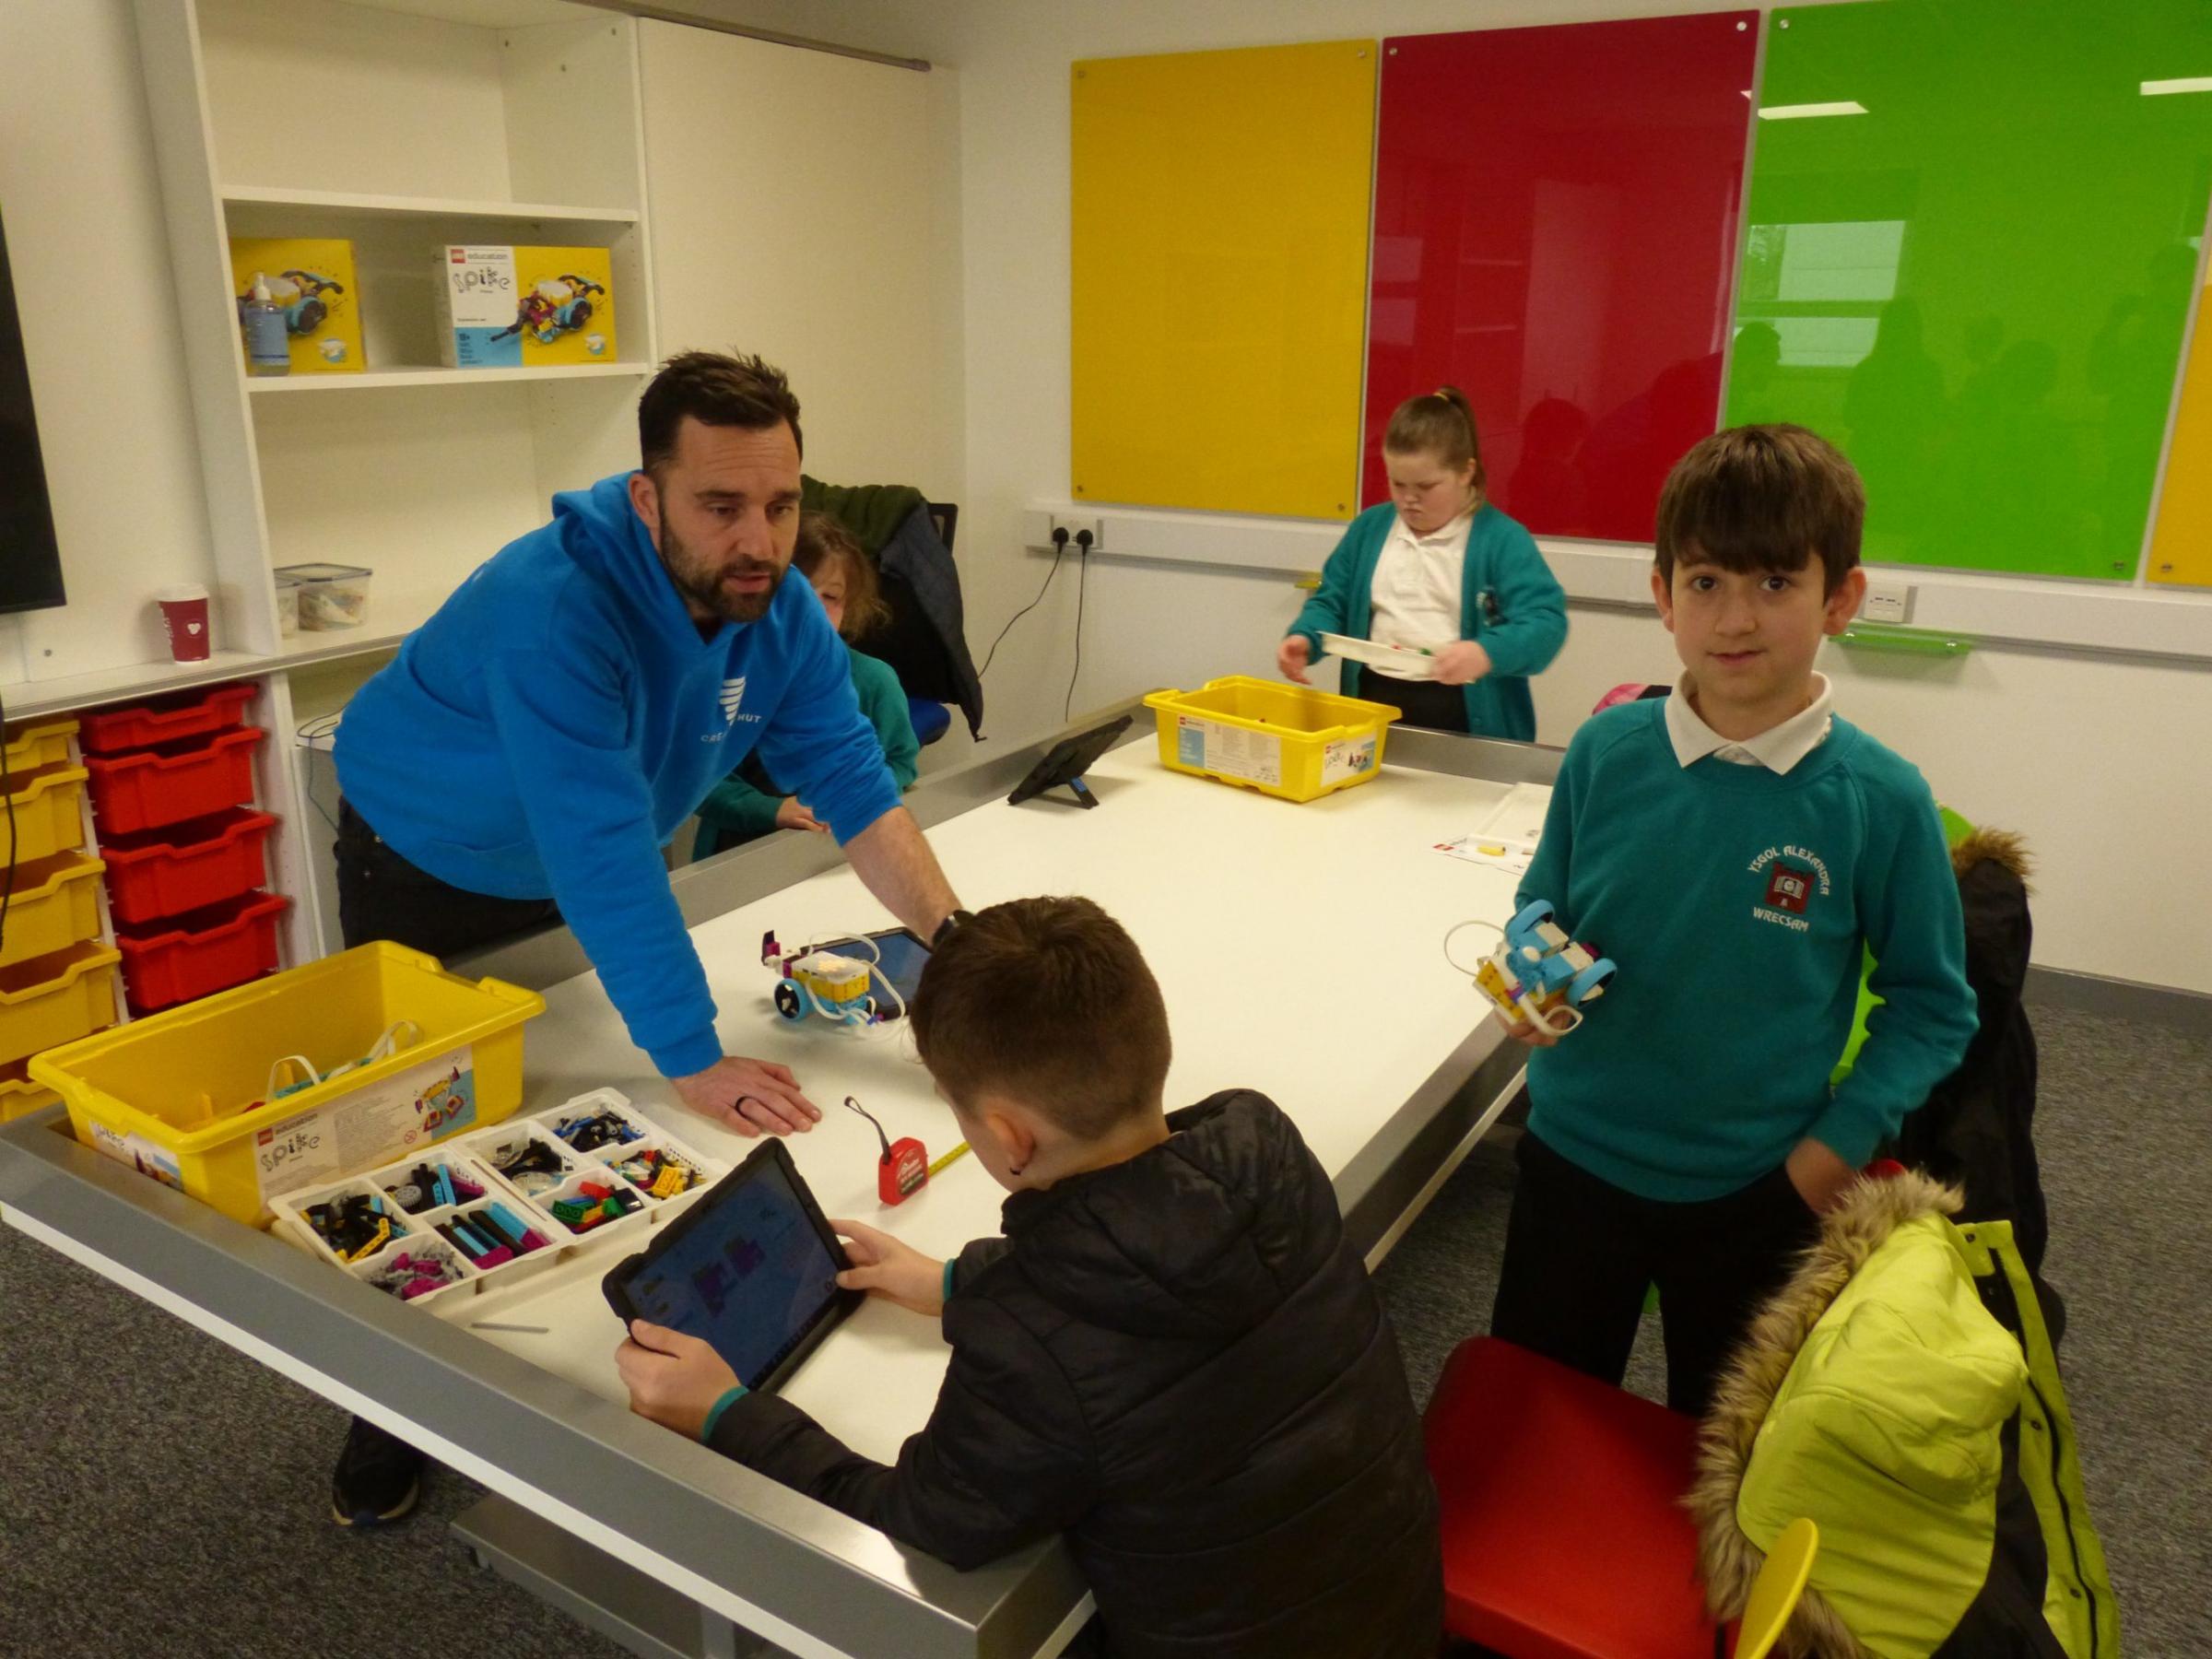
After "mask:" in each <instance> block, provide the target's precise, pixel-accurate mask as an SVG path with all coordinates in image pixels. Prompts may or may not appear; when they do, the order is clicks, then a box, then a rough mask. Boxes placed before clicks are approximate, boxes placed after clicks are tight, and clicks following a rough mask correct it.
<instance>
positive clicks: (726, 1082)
mask: <svg viewBox="0 0 2212 1659" xmlns="http://www.w3.org/2000/svg"><path fill="white" fill-rule="evenodd" d="M669 1081H670V1082H672V1083H674V1084H675V1085H676V1092H677V1096H678V1097H679V1098H680V1099H681V1100H683V1102H684V1104H685V1105H687V1106H688V1107H689V1108H690V1109H691V1110H692V1111H694V1112H698V1113H699V1115H700V1116H701V1117H703V1118H705V1119H707V1120H708V1121H709V1122H710V1123H716V1124H721V1125H722V1126H723V1127H724V1128H725V1129H727V1130H729V1131H730V1132H731V1133H732V1134H733V1135H744V1136H746V1137H747V1139H750V1138H752V1137H753V1136H754V1135H759V1133H760V1132H761V1131H762V1130H763V1129H765V1130H767V1131H768V1133H769V1134H771V1135H793V1134H798V1135H804V1134H806V1131H807V1130H809V1129H811V1128H813V1127H814V1126H815V1124H818V1123H819V1122H820V1121H821V1116H822V1113H821V1108H819V1107H818V1106H817V1105H816V1104H815V1103H814V1102H813V1101H812V1100H808V1099H807V1098H806V1096H805V1095H803V1094H801V1093H800V1092H799V1080H798V1079H797V1078H796V1077H793V1076H792V1075H791V1068H790V1067H789V1066H787V1065H772V1064H771V1063H770V1062H768V1061H766V1060H747V1059H746V1058H745V1057H744V1056H742V1055H739V1054H724V1056H723V1057H722V1058H721V1059H719V1060H717V1061H716V1062H714V1064H713V1065H710V1066H708V1067H707V1069H706V1070H705V1071H701V1072H693V1073H692V1074H691V1075H690V1076H689V1077H671V1078H670V1079H669Z"/></svg>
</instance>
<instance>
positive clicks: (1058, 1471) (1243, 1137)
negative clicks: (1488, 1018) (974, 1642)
mask: <svg viewBox="0 0 2212 1659" xmlns="http://www.w3.org/2000/svg"><path fill="white" fill-rule="evenodd" d="M1168 1123H1169V1124H1170V1126H1171V1128H1172V1129H1173V1130H1174V1134H1173V1135H1171V1137H1170V1138H1169V1139H1168V1140H1167V1141H1166V1142H1165V1143H1164V1144H1163V1145H1161V1146H1159V1147H1155V1148H1153V1149H1152V1150H1151V1151H1149V1152H1147V1153H1145V1154H1143V1155H1142V1156H1140V1157H1138V1158H1135V1159H1130V1160H1129V1161H1128V1162H1127V1163H1124V1164H1117V1165H1114V1166H1113V1167H1112V1168H1111V1169H1105V1170H1100V1171H1093V1172H1092V1173H1089V1174H1087V1175H1079V1176H1076V1177H1073V1178H1071V1179H1069V1180H1067V1181H1064V1182H1059V1183H1058V1184H1056V1185H1054V1186H1053V1187H1052V1188H1050V1189H1049V1190H1047V1191H1043V1192H1031V1193H1018V1194H1015V1195H1014V1196H1013V1197H1012V1198H1010V1199H1008V1200H1007V1201H1006V1211H1005V1216H1006V1237H1005V1238H1004V1239H992V1240H987V1241H981V1242H978V1243H974V1244H971V1245H969V1246H968V1248H967V1249H966V1250H965V1251H963V1252H962V1253H961V1254H960V1258H959V1266H958V1268H957V1270H956V1275H955V1279H954V1292H953V1296H952V1298H951V1300H949V1301H948V1302H947V1304H946V1307H945V1335H946V1338H947V1341H949V1342H950V1343H951V1345H952V1361H951V1365H950V1368H949V1370H948V1371H947V1374H946V1378H945V1386H944V1389H943V1391H942V1392H941V1393H940V1394H938V1396H937V1404H936V1409H935V1412H934V1413H933V1414H932V1415H931V1417H930V1420H929V1424H928V1426H927V1427H926V1428H924V1430H922V1432H920V1433H919V1434H916V1435H914V1436H913V1437H912V1438H911V1439H910V1440H908V1441H907V1442H906V1444H905V1446H904V1447H903V1448H902V1449H901V1450H900V1454H899V1463H898V1466H897V1467H896V1468H886V1467H884V1466H883V1465H881V1464H877V1463H874V1462H871V1461H870V1460H868V1459H866V1458H864V1457H861V1456H858V1455H857V1454H855V1453H853V1452H851V1451H849V1450H847V1449H846V1448H845V1447H844V1446H843V1445H842V1444H841V1443H840V1442H839V1441H837V1440H836V1439H835V1438H834V1437H832V1436H831V1435H830V1434H829V1433H828V1432H827V1431H826V1430H823V1429H821V1428H820V1427H818V1425H817V1424H816V1423H815V1422H814V1421H813V1420H812V1419H811V1418H808V1417H807V1416H806V1413H804V1412H802V1411H800V1410H799V1409H798V1408H797V1407H795V1406H791V1405H788V1404H786V1403H785V1402H783V1401H782V1400H778V1399H774V1398H764V1397H762V1396H759V1395H754V1394H748V1395H747V1396H745V1397H744V1398H742V1399H740V1400H738V1401H737V1402H736V1404H735V1406H732V1407H731V1408H730V1409H729V1410H728V1411H726V1412H724V1414H723V1418H722V1420H721V1421H720V1422H719V1423H718V1424H717V1425H716V1426H715V1432H714V1441H713V1443H714V1445H715V1447H716V1449H717V1450H719V1451H722V1452H724V1453H727V1454H728V1455H730V1456H732V1457H735V1458H737V1459H739V1460H740V1461H742V1462H744V1463H747V1464H749V1465H752V1466H753V1467H754V1468H757V1469H759V1470H761V1471H762V1472H763V1473H765V1474H769V1475H772V1476H774V1477H777V1478H778V1479H780V1480H782V1481H784V1482H785V1483H787V1484H789V1485H791V1486H794V1487H796V1488H799V1489H800V1490H801V1491H804V1492H807V1493H809V1494H811V1495H812V1496H814V1497H816V1498H818V1499H820V1500H822V1501H823V1502H825V1503H829V1504H832V1505H834V1506H835V1507H837V1508H838V1509H841V1510H842V1511H843V1512H845V1513H847V1514H849V1515H852V1516H853V1517H855V1518H856V1519H859V1520H862V1521H865V1522H866V1523H868V1524H870V1525H873V1526H877V1527H881V1528H882V1529H883V1530H884V1531H886V1532H888V1533H889V1534H891V1535H893V1536H894V1537H898V1538H901V1539H904V1540H906V1541H907V1542H909V1543H911V1544H914V1545H917V1546H919V1547H922V1548H924V1549H926V1550H928V1551H929V1552H930V1553H931V1554H933V1555H936V1556H940V1557H942V1558H943V1559H946V1560H947V1561H950V1562H952V1563H953V1564H954V1565H955V1566H959V1567H971V1566H975V1565H979V1564H981V1563H982V1562H984V1561H987V1560H990V1559H994V1557H996V1556H999V1555H1001V1554H1004V1553H1005V1552H1006V1550H1008V1549H1011V1548H1013V1547H1015V1546H1017V1545H1018V1544H1021V1543H1024V1542H1026V1541H1028V1540H1030V1539H1032V1538H1035V1537H1038V1536H1040V1535H1044V1534H1047V1533H1051V1532H1055V1531H1064V1532H1065V1533H1066V1534H1067V1539H1068V1544H1069V1546H1070V1547H1071V1548H1072V1549H1073V1550H1074V1552H1075V1555H1076V1559H1077V1561H1078V1562H1079V1563H1080V1565H1081V1567H1082V1569H1083V1571H1084V1574H1085V1576H1086V1577H1087V1578H1088V1580H1089V1582H1090V1585H1091V1589H1092V1591H1093V1592H1094V1593H1095V1594H1096V1596H1097V1599H1098V1606H1099V1616H1100V1622H1101V1624H1102V1625H1103V1627H1104V1630H1105V1634H1106V1637H1107V1642H1108V1648H1109V1651H1110V1652H1111V1653H1113V1654H1115V1655H1117V1656H1118V1659H1166V1656H1170V1655H1172V1656H1174V1659H1191V1656H1194V1655H1199V1654H1204V1655H1207V1656H1209V1659H1211V1656H1213V1655H1221V1656H1223V1659H1228V1656H1231V1655H1235V1656H1240V1659H1263V1656H1266V1659H1274V1656H1277V1655H1280V1656H1283V1659H1289V1656H1291V1655H1299V1656H1300V1659H1303V1656H1305V1655H1322V1654H1326V1655H1329V1656H1330V1659H1363V1656H1364V1659H1407V1656H1409V1655H1416V1654H1418V1655H1428V1654H1432V1653H1434V1652H1435V1651H1436V1647H1437V1642H1438V1640H1439V1638H1440V1635H1441V1627H1442V1601H1443V1587H1442V1579H1441V1568H1440V1566H1439V1563H1438V1554H1437V1533H1436V1499H1435V1495H1434V1493H1433V1491H1432V1490H1431V1488H1430V1484H1429V1477H1428V1474H1427V1471H1426V1469H1425V1467H1424V1465H1423V1463H1422V1456H1421V1432H1420V1423H1419V1419H1418V1418H1417V1417H1416V1416H1415V1414H1414V1409H1413V1402H1412V1399H1411V1397H1410V1395H1409V1394H1408V1393H1407V1390H1406V1375H1405V1371H1404V1368H1403V1366H1402V1364H1401V1362H1400V1360H1399V1358H1398V1347H1397V1339H1396V1337H1395V1336H1394V1335H1393V1334H1392V1332H1391V1328H1390V1324H1389V1322H1388V1321H1387V1320H1386V1319H1385V1317H1384V1316H1383V1312H1382V1303H1381V1302H1380V1301H1379V1300H1377V1299H1376V1296H1375V1293H1374V1291H1373V1289H1372V1288H1371V1286H1370V1285H1369V1283H1368V1278H1367V1273H1366V1270H1365V1269H1364V1268H1363V1267H1362V1266H1361V1265H1360V1263H1359V1259H1358V1258H1357V1257H1356V1256H1354V1255H1353V1254H1352V1253H1351V1252H1350V1250H1349V1249H1348V1248H1347V1246H1346V1245H1345V1243H1344V1239H1343V1226H1342V1222H1341V1220H1340V1219H1339V1218H1338V1215H1337V1211H1336V1199H1335V1193H1334V1192H1333V1191H1332V1190H1331V1188H1330V1186H1329V1182H1328V1178H1327V1176H1325V1175H1324V1173H1323V1172H1322V1169H1321V1166H1320V1164H1319V1163H1318V1162H1316V1161H1315V1159H1314V1158H1313V1155H1312V1153H1311V1152H1309V1151H1308V1150H1307V1149H1306V1145H1305V1142H1304V1141H1302V1140H1301V1139H1300V1137H1299V1134H1298V1131H1297V1129H1296V1128H1294V1127H1293V1126H1292V1125H1291V1124H1290V1121H1289V1120H1288V1118H1286V1117H1285V1116H1284V1115H1283V1114H1282V1113H1281V1112H1279V1111H1277V1109H1276V1107H1275V1106H1274V1104H1273V1103H1272V1102H1270V1101H1268V1100H1266V1099H1265V1098H1264V1097H1263V1096H1260V1095H1257V1094H1253V1093H1250V1092H1248V1091H1244V1090H1236V1091H1231V1092H1229V1093H1225V1094H1218V1095H1216V1096H1214V1097H1213V1098H1212V1099H1211V1100H1206V1101H1204V1102H1203V1103H1201V1104H1199V1105H1197V1106H1194V1107H1191V1108H1190V1109H1189V1110H1187V1111H1183V1112H1172V1113H1171V1114H1170V1115H1169V1118H1168Z"/></svg>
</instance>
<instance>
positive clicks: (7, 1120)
mask: <svg viewBox="0 0 2212 1659" xmlns="http://www.w3.org/2000/svg"><path fill="white" fill-rule="evenodd" d="M61 1100H62V1097H61V1096H60V1095H58V1094H55V1093H54V1092H53V1089H51V1088H47V1087H46V1085H45V1084H43V1083H34V1082H32V1081H31V1078H30V1062H29V1060H14V1061H10V1062H9V1063H8V1064H7V1065H0V1124H12V1123H14V1122H15V1121H16V1119H18V1118H19V1117H29V1115H30V1114H31V1113H32V1112H36V1111H38V1110H39V1109H40V1108H41V1107H42V1106H58V1105H60V1104H61Z"/></svg>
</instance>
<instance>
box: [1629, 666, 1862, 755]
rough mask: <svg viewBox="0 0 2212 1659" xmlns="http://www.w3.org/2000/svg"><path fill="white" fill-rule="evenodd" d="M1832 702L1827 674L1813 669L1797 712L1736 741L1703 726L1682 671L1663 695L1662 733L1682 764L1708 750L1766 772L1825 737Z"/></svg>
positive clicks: (1812, 748) (1813, 748) (1705, 753)
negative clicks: (1808, 695)
mask: <svg viewBox="0 0 2212 1659" xmlns="http://www.w3.org/2000/svg"><path fill="white" fill-rule="evenodd" d="M1834 703H1835V696H1834V693H1833V692H1831V691H1830V688H1829V684H1828V676H1827V675H1825V674H1816V675H1814V676H1813V700H1812V701H1811V702H1810V703H1809V704H1807V705H1806V708H1805V711H1804V712H1802V713H1798V714H1793V715H1791V716H1790V717H1789V719H1787V720H1785V721H1783V723H1782V724H1780V725H1778V726H1769V727H1768V728H1767V729H1766V730H1765V731H1763V732H1761V733H1759V735H1758V736H1756V737H1747V738H1745V739H1744V741H1742V742H1741V743H1737V742H1735V741H1734V740H1733V739H1731V738H1727V737H1724V736H1722V735H1720V734H1719V733H1718V732H1716V731H1714V730H1713V729H1712V727H1711V726H1709V725H1707V724H1705V722H1704V721H1703V720H1702V719H1701V718H1700V716H1699V714H1698V712H1697V710H1695V709H1694V708H1692V707H1690V702H1689V676H1688V675H1687V674H1686V675H1684V676H1683V677H1681V678H1680V679H1678V680H1677V681H1676V682H1675V689H1674V694H1673V695H1672V696H1671V697H1669V698H1668V699H1667V700H1666V737H1667V741H1668V742H1669V743H1671V744H1673V745H1674V747H1675V759H1677V760H1678V761H1680V762H1681V763H1682V764H1683V765H1684V766H1692V765H1695V764H1696V763H1697V762H1698V761H1700V760H1702V759H1705V757H1706V756H1708V755H1711V756H1712V757H1714V758H1715V759H1721V760H1725V761H1727V762H1728V763H1729V764H1730V765H1732V766H1763V767H1765V768H1766V769H1767V770H1768V771H1771V772H1780V773H1784V774H1786V773H1787V772H1788V771H1789V770H1790V769H1791V768H1792V767H1794V766H1795V765H1796V764H1797V762H1798V761H1800V760H1802V759H1805V758H1806V756H1807V755H1809V754H1811V753H1812V752H1813V751H1814V750H1815V749H1817V748H1818V747H1820V746H1821V745H1822V744H1824V743H1826V742H1827V741H1828V728H1829V725H1830V718H1831V715H1832V712H1833V708H1834Z"/></svg>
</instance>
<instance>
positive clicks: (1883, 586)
mask: <svg viewBox="0 0 2212 1659" xmlns="http://www.w3.org/2000/svg"><path fill="white" fill-rule="evenodd" d="M1859 617H1860V618H1861V619H1862V620H1863V621H1867V622H1910V621H1912V583H1911V582H1899V581H1897V580H1896V579H1895V578H1891V577H1877V578H1873V579H1870V580H1869V581H1868V582H1867V583H1866V601H1865V604H1863V605H1861V606H1859Z"/></svg>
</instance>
